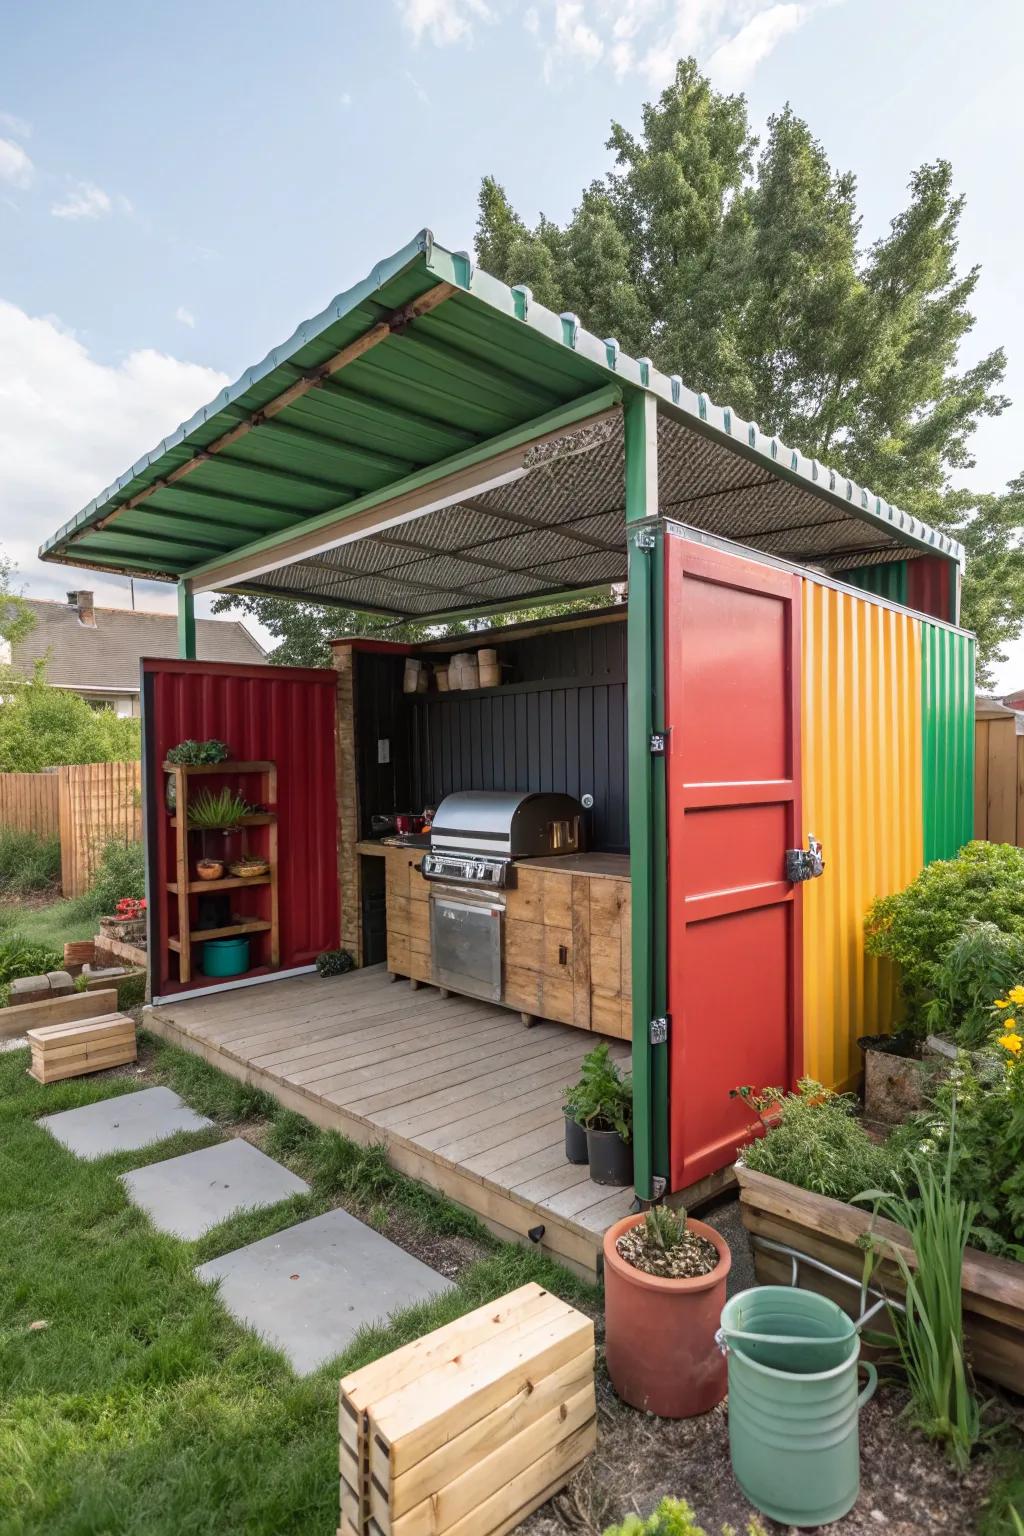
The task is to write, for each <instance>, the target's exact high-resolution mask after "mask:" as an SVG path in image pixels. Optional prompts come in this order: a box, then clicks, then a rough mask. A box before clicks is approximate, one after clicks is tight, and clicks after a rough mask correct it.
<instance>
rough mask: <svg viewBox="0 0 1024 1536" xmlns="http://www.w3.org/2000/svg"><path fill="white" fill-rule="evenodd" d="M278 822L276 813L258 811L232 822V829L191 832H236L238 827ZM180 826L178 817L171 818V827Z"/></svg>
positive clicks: (261, 825)
mask: <svg viewBox="0 0 1024 1536" xmlns="http://www.w3.org/2000/svg"><path fill="white" fill-rule="evenodd" d="M276 820H277V813H276V812H275V811H256V812H255V813H254V814H253V815H252V816H242V817H241V818H240V819H239V820H238V821H235V822H232V824H231V826H230V827H189V828H188V830H189V831H190V832H234V831H235V830H236V829H237V828H238V827H269V826H270V823H271V822H272V821H276ZM177 825H178V818H177V816H172V817H171V826H172V827H176V826H177Z"/></svg>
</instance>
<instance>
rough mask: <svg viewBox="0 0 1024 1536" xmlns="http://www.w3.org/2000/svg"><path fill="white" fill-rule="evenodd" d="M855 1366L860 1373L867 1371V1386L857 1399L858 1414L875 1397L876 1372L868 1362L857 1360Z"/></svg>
mask: <svg viewBox="0 0 1024 1536" xmlns="http://www.w3.org/2000/svg"><path fill="white" fill-rule="evenodd" d="M857 1364H858V1365H859V1366H860V1368H861V1370H862V1371H867V1373H868V1384H867V1386H866V1387H865V1388H864V1390H863V1392H862V1393H861V1394H860V1396H859V1397H858V1399H857V1412H858V1413H859V1412H860V1410H861V1409H862V1408H863V1407H864V1405H865V1403H869V1402H870V1401H871V1399H872V1398H873V1397H874V1395H875V1388H876V1387H877V1386H878V1371H877V1370H876V1369H875V1367H874V1366H873V1365H872V1364H871V1361H870V1360H858V1362H857Z"/></svg>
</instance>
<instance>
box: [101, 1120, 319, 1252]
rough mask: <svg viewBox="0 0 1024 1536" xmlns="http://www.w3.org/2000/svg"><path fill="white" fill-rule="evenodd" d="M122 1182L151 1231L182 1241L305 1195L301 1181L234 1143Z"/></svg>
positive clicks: (129, 1175)
mask: <svg viewBox="0 0 1024 1536" xmlns="http://www.w3.org/2000/svg"><path fill="white" fill-rule="evenodd" d="M122 1178H123V1179H124V1182H125V1185H126V1187H127V1189H128V1193H129V1195H130V1196H131V1198H132V1200H134V1202H135V1204H136V1205H140V1206H141V1207H142V1209H143V1210H144V1211H145V1212H146V1214H147V1215H148V1216H149V1218H150V1220H151V1221H152V1223H153V1225H154V1226H155V1227H158V1228H159V1230H160V1231H161V1232H170V1233H172V1234H173V1235H174V1236H175V1237H184V1238H187V1239H193V1238H197V1237H202V1235H203V1233H204V1232H207V1231H208V1230H209V1229H210V1227H214V1226H216V1225H217V1223H218V1222H220V1221H226V1220H227V1218H228V1217H229V1216H233V1215H235V1213H236V1212H237V1211H244V1210H251V1209H253V1207H258V1206H264V1205H275V1204H276V1203H277V1201H278V1200H287V1198H288V1197H289V1195H304V1194H308V1192H309V1185H308V1184H307V1183H306V1182H305V1180H303V1179H300V1178H299V1177H298V1176H297V1175H296V1174H294V1173H290V1172H289V1170H288V1169H287V1168H282V1166H281V1164H280V1163H275V1162H274V1160H273V1158H272V1157H267V1156H266V1155H265V1154H264V1153H263V1152H260V1151H259V1150H258V1148H256V1147H253V1146H250V1144H249V1143H248V1142H247V1141H242V1140H241V1138H240V1137H235V1138H234V1139H233V1140H232V1141H222V1142H221V1143H220V1144H219V1145H218V1146H216V1147H204V1148H203V1150H202V1151H201V1152H186V1153H185V1154H184V1156H182V1157H171V1158H168V1159H167V1161H166V1162H163V1163H151V1164H150V1166H149V1167H148V1168H138V1169H136V1170H135V1171H134V1172H133V1173H125V1174H122Z"/></svg>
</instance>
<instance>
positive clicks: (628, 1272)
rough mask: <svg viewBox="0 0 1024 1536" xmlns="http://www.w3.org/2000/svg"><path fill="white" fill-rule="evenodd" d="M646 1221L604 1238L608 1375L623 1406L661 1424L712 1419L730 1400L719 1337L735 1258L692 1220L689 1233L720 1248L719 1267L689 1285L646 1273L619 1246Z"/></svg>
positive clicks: (620, 1226) (619, 1225)
mask: <svg viewBox="0 0 1024 1536" xmlns="http://www.w3.org/2000/svg"><path fill="white" fill-rule="evenodd" d="M643 1219H644V1218H643V1215H642V1214H641V1215H639V1216H627V1217H625V1219H624V1220H623V1221H617V1222H616V1223H615V1225H614V1226H613V1227H609V1228H608V1230H607V1232H606V1233H605V1235H604V1312H605V1353H606V1357H607V1364H608V1374H609V1376H610V1377H611V1379H612V1385H613V1386H614V1388H615V1390H616V1392H617V1393H618V1394H619V1396H620V1397H621V1398H622V1400H623V1402H624V1403H629V1404H630V1405H631V1406H632V1407H633V1408H640V1409H643V1410H644V1411H645V1412H647V1413H656V1414H657V1415H658V1416H659V1417H660V1418H663V1419H688V1418H692V1417H693V1415H694V1414H697V1413H707V1412H708V1410H709V1409H711V1408H713V1407H714V1406H715V1404H716V1403H720V1402H721V1401H722V1399H723V1397H724V1396H725V1392H726V1381H727V1371H726V1363H725V1356H724V1355H723V1354H722V1352H721V1351H720V1349H719V1348H718V1345H717V1344H716V1343H715V1333H716V1331H717V1329H718V1325H719V1320H720V1318H721V1315H722V1308H723V1307H724V1306H725V1282H726V1279H727V1277H728V1274H729V1270H730V1268H731V1266H732V1255H731V1254H730V1252H729V1247H728V1244H727V1243H726V1241H725V1238H724V1237H721V1236H720V1235H719V1233H717V1232H716V1231H715V1229H714V1228H713V1227H709V1226H706V1225H705V1224H704V1222H702V1221H695V1220H693V1219H692V1218H691V1219H690V1220H689V1221H688V1222H687V1226H688V1228H689V1230H690V1231H691V1232H693V1233H695V1234H696V1235H697V1236H698V1237H706V1238H707V1240H708V1242H709V1243H713V1244H714V1246H715V1248H717V1250H718V1256H719V1263H718V1264H717V1266H716V1267H715V1268H714V1269H713V1270H712V1271H711V1273H710V1274H709V1275H700V1276H698V1277H696V1278H695V1279H692V1280H668V1279H662V1278H661V1277H660V1276H658V1275H645V1274H644V1273H643V1271H642V1270H639V1269H634V1268H633V1266H632V1265H631V1264H627V1263H626V1261H625V1259H623V1258H622V1257H620V1255H619V1253H618V1252H617V1250H616V1247H615V1244H616V1243H617V1242H618V1240H619V1238H620V1237H621V1236H622V1235H623V1233H624V1232H628V1231H629V1230H630V1229H631V1228H632V1227H636V1226H639V1224H640V1223H641V1222H642V1221H643Z"/></svg>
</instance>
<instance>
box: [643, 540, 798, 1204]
mask: <svg viewBox="0 0 1024 1536" xmlns="http://www.w3.org/2000/svg"><path fill="white" fill-rule="evenodd" d="M665 548H666V583H667V594H666V597H667V604H666V613H665V634H666V641H665V652H666V654H665V688H666V723H667V725H668V727H669V732H668V759H667V782H668V1005H669V1012H670V1016H671V1020H672V1025H671V1035H670V1041H671V1044H670V1068H669V1092H670V1103H669V1114H670V1126H671V1130H670V1150H671V1185H672V1188H673V1189H681V1188H684V1187H685V1186H687V1185H690V1184H693V1183H695V1182H696V1180H698V1179H700V1178H703V1177H704V1176H705V1175H706V1174H708V1173H712V1172H714V1171H715V1170H716V1169H718V1168H722V1167H724V1166H725V1165H726V1164H728V1163H729V1162H731V1161H732V1159H733V1157H734V1155H735V1152H736V1148H737V1146H738V1145H739V1144H740V1143H741V1142H742V1141H743V1140H744V1139H745V1136H746V1132H747V1130H748V1128H749V1124H750V1116H749V1114H748V1113H747V1112H746V1111H745V1110H744V1108H743V1106H742V1105H741V1104H740V1103H738V1102H737V1100H735V1099H731V1098H730V1097H729V1091H730V1089H732V1088H735V1087H737V1086H739V1085H740V1084H751V1085H753V1086H755V1087H762V1086H764V1085H767V1084H778V1085H780V1086H783V1087H788V1086H791V1085H792V1084H793V1082H794V1080H795V1079H796V1077H797V1076H798V1075H799V1072H800V1056H801V1052H800V1049H799V1040H800V1027H801V1009H800V907H801V902H800V887H799V886H798V885H792V884H790V883H789V882H788V881H787V880H786V879H785V854H786V849H787V848H795V847H798V846H800V844H801V842H802V835H801V821H800V749H799V740H800V704H799V700H800V694H799V678H800V590H799V578H798V577H796V576H794V575H793V574H791V573H789V572H786V571H779V570H775V569H772V568H771V567H768V566H763V565H758V564H757V563H755V562H754V561H752V560H745V559H741V558H739V557H737V556H734V555H727V554H723V553H721V552H720V551H718V550H712V549H707V548H704V547H702V546H701V545H699V544H694V543H691V542H689V541H688V540H686V539H683V538H679V537H669V538H667V539H666V541H665Z"/></svg>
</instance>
